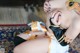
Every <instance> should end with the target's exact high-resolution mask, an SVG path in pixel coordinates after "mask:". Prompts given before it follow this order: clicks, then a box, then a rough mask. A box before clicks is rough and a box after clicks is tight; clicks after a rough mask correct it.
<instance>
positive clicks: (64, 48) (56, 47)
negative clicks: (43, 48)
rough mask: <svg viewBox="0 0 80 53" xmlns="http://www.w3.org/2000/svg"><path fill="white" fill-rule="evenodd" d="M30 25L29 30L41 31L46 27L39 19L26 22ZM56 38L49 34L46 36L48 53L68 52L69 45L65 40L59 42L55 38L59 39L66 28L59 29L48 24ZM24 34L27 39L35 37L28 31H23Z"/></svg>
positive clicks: (44, 30) (45, 30)
mask: <svg viewBox="0 0 80 53" xmlns="http://www.w3.org/2000/svg"><path fill="white" fill-rule="evenodd" d="M28 25H29V26H30V27H31V31H43V32H47V29H46V27H45V24H44V23H43V22H39V21H34V22H31V23H29V24H28ZM49 28H50V29H51V30H52V31H53V33H54V35H55V37H56V39H55V38H54V36H49V37H47V38H49V40H50V41H49V48H48V49H49V50H48V53H69V52H68V50H69V45H67V43H65V42H63V41H62V42H61V43H59V42H58V41H57V39H59V38H60V37H61V36H62V35H63V34H64V33H65V31H66V29H60V28H59V27H54V26H50V27H49ZM25 33H26V34H27V35H26V34H25V35H26V36H27V37H28V38H27V40H32V39H36V38H37V36H36V35H30V34H29V31H26V32H25Z"/></svg>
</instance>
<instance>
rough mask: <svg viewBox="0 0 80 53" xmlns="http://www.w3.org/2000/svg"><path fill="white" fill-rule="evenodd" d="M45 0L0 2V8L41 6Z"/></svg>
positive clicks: (9, 0)
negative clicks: (26, 5)
mask: <svg viewBox="0 0 80 53" xmlns="http://www.w3.org/2000/svg"><path fill="white" fill-rule="evenodd" d="M44 1H45V0H0V6H7V7H8V6H9V7H13V6H24V5H25V4H28V5H31V4H33V5H34V6H36V5H39V6H42V5H43V3H44Z"/></svg>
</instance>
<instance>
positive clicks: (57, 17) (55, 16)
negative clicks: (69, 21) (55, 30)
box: [51, 11, 61, 26]
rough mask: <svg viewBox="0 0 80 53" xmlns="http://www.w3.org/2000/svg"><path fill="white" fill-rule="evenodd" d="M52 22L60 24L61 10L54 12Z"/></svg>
mask: <svg viewBox="0 0 80 53" xmlns="http://www.w3.org/2000/svg"><path fill="white" fill-rule="evenodd" d="M51 17H52V20H51V21H52V23H54V25H57V26H59V25H60V23H61V21H60V18H61V12H60V11H56V12H54V13H53V14H52V16H51Z"/></svg>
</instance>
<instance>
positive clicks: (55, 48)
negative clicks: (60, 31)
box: [50, 39, 69, 53]
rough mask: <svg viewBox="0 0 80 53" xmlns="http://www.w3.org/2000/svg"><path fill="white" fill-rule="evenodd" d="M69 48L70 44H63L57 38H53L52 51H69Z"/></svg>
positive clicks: (63, 52)
mask: <svg viewBox="0 0 80 53" xmlns="http://www.w3.org/2000/svg"><path fill="white" fill-rule="evenodd" d="M68 50H69V45H67V46H61V45H60V44H59V42H58V41H57V40H55V39H51V43H50V53H69V52H68Z"/></svg>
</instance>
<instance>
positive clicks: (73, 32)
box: [64, 18, 80, 43]
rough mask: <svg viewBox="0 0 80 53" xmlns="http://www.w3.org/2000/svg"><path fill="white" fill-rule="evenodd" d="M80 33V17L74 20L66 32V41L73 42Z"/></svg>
mask: <svg viewBox="0 0 80 53" xmlns="http://www.w3.org/2000/svg"><path fill="white" fill-rule="evenodd" d="M79 33H80V18H79V19H76V20H75V21H73V23H72V24H71V25H70V27H69V28H68V29H67V31H66V32H65V35H66V37H65V38H64V39H65V42H67V43H71V42H72V41H73V40H74V39H75V38H76V37H77V36H78V34H79Z"/></svg>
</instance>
